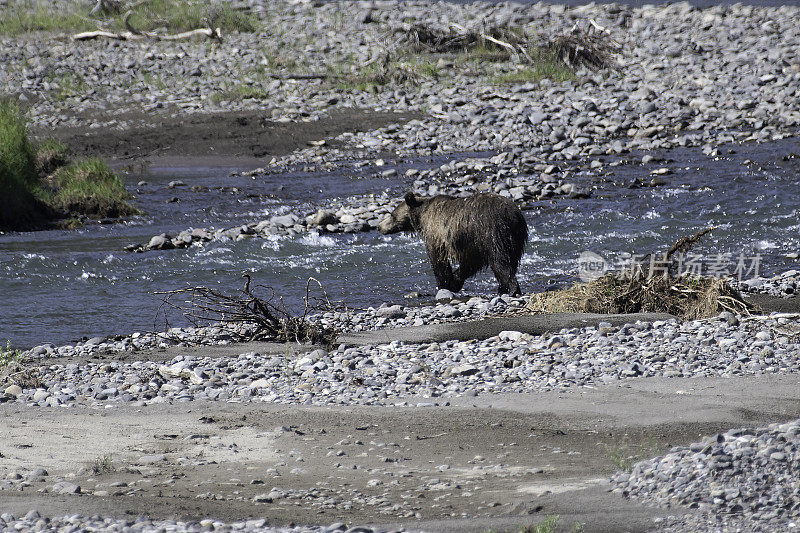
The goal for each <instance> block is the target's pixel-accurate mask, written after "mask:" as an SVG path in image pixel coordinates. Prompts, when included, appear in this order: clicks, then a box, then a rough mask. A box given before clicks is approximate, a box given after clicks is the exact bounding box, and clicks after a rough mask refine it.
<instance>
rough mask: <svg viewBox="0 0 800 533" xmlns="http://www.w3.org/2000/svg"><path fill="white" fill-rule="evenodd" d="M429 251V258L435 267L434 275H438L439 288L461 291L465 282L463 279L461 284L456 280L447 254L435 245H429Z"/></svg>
mask: <svg viewBox="0 0 800 533" xmlns="http://www.w3.org/2000/svg"><path fill="white" fill-rule="evenodd" d="M427 251H428V259H430V261H431V267H432V268H433V275H434V276H436V284H437V285H438V286H439V288H440V289H447V290H448V291H452V292H458V291H460V290H461V287H462V286H463V285H464V282H463V281H462V282H461V283H460V284H458V283H457V282H456V280H455V276H454V275H453V267H451V266H450V262H449V261H448V260H447V256H446V255H445V254H443V253H440V252H439V250H437V249H436V248H433V247H427Z"/></svg>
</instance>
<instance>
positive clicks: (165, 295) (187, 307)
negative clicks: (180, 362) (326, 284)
mask: <svg viewBox="0 0 800 533" xmlns="http://www.w3.org/2000/svg"><path fill="white" fill-rule="evenodd" d="M244 278H245V284H244V288H243V289H242V290H240V291H239V292H238V293H236V294H233V295H229V294H224V293H222V292H220V291H217V290H214V289H210V288H208V287H188V288H185V289H177V290H174V291H166V292H158V293H156V294H158V295H160V296H161V297H162V302H163V305H162V309H161V311H163V312H164V316H165V319H166V310H167V309H175V310H178V311H179V312H180V313H181V314H183V316H184V317H185V318H187V319H188V320H189V321H190V322H191V323H192V324H193V325H194V326H196V327H202V326H206V325H214V326H217V327H220V328H221V329H223V330H225V331H226V332H227V333H229V334H230V335H231V337H233V338H234V339H235V340H237V341H253V340H269V341H276V342H299V343H306V342H310V343H314V344H324V345H330V344H331V343H333V341H334V339H335V338H336V332H335V331H333V330H332V329H330V328H325V327H321V326H318V325H316V324H312V323H311V322H310V321H309V320H308V314H309V312H310V311H314V310H316V306H314V305H313V304H312V303H311V297H310V292H311V282H312V281H313V282H316V283H317V284H319V282H318V281H317V280H315V279H314V278H309V280H308V282H307V283H306V298H305V309H304V311H303V314H302V315H300V316H294V315H292V314H290V313H289V312H288V311H286V309H285V308H284V307H283V305H282V304H280V303H277V304H276V303H274V300H275V293H274V291H273V290H272V289H271V288H270V287H266V286H264V285H253V286H252V287H251V280H250V276H248V275H245V276H244ZM320 288H321V286H320ZM323 294H324V291H323ZM176 300H179V301H176ZM278 301H279V302H280V299H278ZM324 303H325V304H326V305H325V308H326V309H333V305H332V304H331V303H330V301H329V300H328V299H327V296H325V298H324ZM168 325H169V324H167V326H168ZM242 326H246V327H244V328H243V327H242Z"/></svg>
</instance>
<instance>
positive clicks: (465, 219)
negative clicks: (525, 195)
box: [378, 193, 528, 296]
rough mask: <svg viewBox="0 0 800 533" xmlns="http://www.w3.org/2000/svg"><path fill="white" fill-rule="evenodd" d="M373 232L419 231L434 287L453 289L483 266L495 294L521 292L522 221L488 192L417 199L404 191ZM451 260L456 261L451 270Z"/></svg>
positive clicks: (519, 214) (505, 200)
mask: <svg viewBox="0 0 800 533" xmlns="http://www.w3.org/2000/svg"><path fill="white" fill-rule="evenodd" d="M378 230H379V231H380V232H381V233H383V234H390V233H397V232H398V231H409V230H411V231H414V232H415V233H419V234H421V235H422V238H423V239H424V241H425V248H426V250H427V252H428V258H429V259H430V261H431V266H432V267H433V274H434V276H436V281H437V283H438V285H439V288H440V289H448V290H451V291H453V292H458V291H460V290H461V288H462V287H463V286H464V281H465V280H466V279H467V278H469V277H472V276H474V275H475V274H477V273H478V272H479V271H480V270H482V269H484V268H487V267H488V268H491V269H492V272H494V276H495V278H497V282H498V283H499V284H500V286H499V288H498V292H499V293H500V294H511V295H512V296H517V295H519V294H521V291H520V288H519V283H518V282H517V268H518V267H519V261H520V259H521V258H522V252H523V250H524V248H525V242H526V241H527V240H528V225H527V224H526V223H525V217H523V216H522V212H521V211H520V210H519V208H518V207H517V206H516V205H514V202H512V201H511V200H509V199H508V198H504V197H502V196H499V195H497V194H491V193H481V194H475V195H473V196H468V197H466V198H454V197H452V196H445V195H439V196H434V197H433V198H418V197H416V196H414V194H413V193H408V194H406V196H405V199H404V200H403V202H402V203H400V205H398V206H397V207H396V208H395V210H394V211H393V212H392V213H391V214H390V215H388V216H387V217H386V218H385V219H383V220H382V221H381V222H380V224H379V225H378ZM451 262H453V263H458V268H456V269H455V271H453V267H452V266H451V265H450V263H451Z"/></svg>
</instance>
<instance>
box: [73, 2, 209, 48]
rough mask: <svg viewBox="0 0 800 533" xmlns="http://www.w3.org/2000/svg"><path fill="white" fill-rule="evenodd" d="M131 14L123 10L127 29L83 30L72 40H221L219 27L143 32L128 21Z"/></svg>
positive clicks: (129, 11)
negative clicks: (169, 31) (119, 30)
mask: <svg viewBox="0 0 800 533" xmlns="http://www.w3.org/2000/svg"><path fill="white" fill-rule="evenodd" d="M132 14H133V11H132V10H130V9H129V10H128V11H126V12H125V16H124V17H123V19H122V22H123V24H124V25H125V28H126V30H127V31H124V32H111V31H105V30H97V31H85V32H82V33H77V34H75V35H73V36H72V40H73V41H88V40H91V39H99V38H105V39H114V40H118V41H136V40H142V39H151V40H154V41H177V40H182V39H189V38H191V37H196V36H203V37H206V38H208V39H214V40H216V41H222V31H221V30H220V28H214V29H212V28H197V29H195V30H190V31H185V32H182V33H176V34H173V35H161V34H158V33H155V32H143V31H141V30H138V29H136V28H134V27H133V25H131V23H130V17H131V15H132Z"/></svg>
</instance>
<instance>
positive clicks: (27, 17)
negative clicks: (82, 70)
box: [0, 0, 97, 36]
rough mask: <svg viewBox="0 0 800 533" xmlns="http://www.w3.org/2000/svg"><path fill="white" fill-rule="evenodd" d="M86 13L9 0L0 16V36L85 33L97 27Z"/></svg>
mask: <svg viewBox="0 0 800 533" xmlns="http://www.w3.org/2000/svg"><path fill="white" fill-rule="evenodd" d="M85 11H86V13H85V14H83V13H80V12H79V11H78V10H75V11H73V10H71V9H69V8H67V9H65V8H64V7H63V6H60V7H58V8H56V7H55V6H52V5H47V4H45V5H41V4H40V3H39V2H36V1H33V0H17V1H14V0H10V1H9V2H8V4H7V5H6V7H4V8H3V13H2V16H0V35H8V36H14V35H20V34H23V33H30V32H35V31H59V32H60V31H73V32H79V31H86V30H92V29H96V28H97V25H96V24H95V23H94V22H93V21H92V20H91V19H89V18H88V12H89V9H86V10H85Z"/></svg>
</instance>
